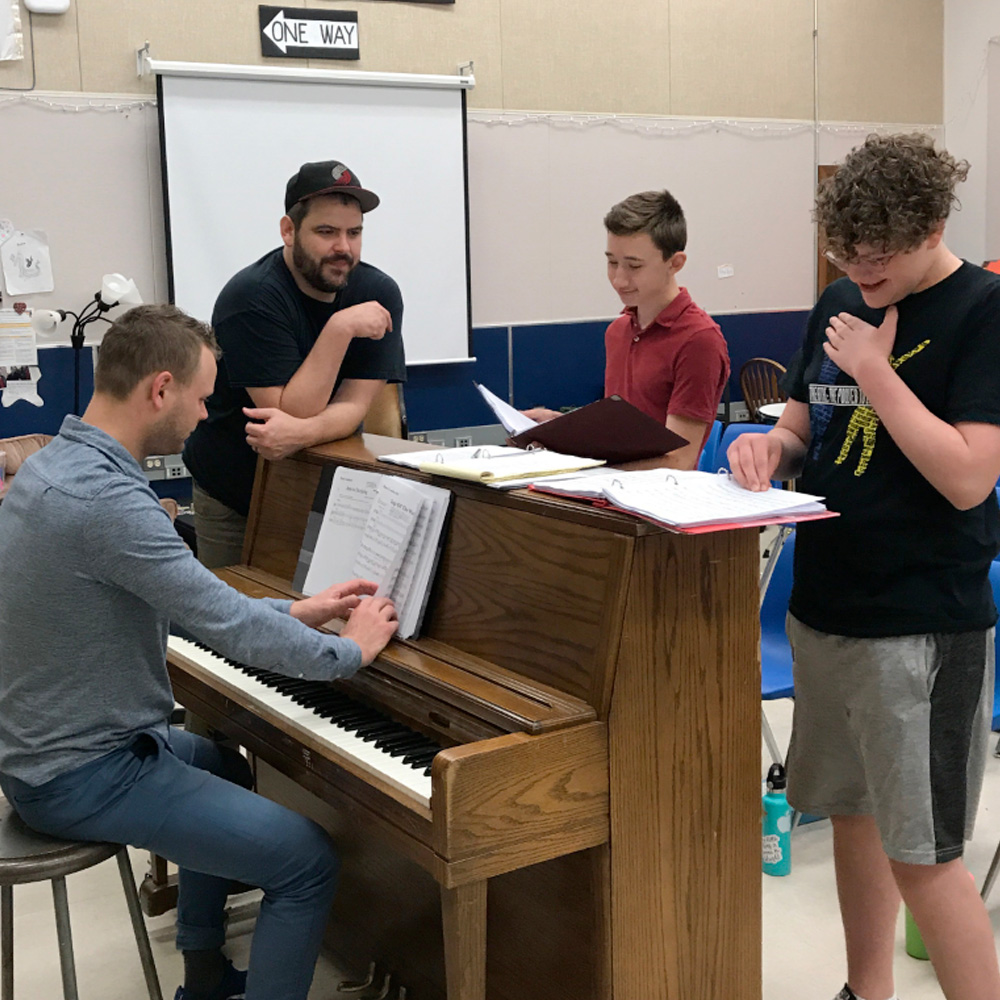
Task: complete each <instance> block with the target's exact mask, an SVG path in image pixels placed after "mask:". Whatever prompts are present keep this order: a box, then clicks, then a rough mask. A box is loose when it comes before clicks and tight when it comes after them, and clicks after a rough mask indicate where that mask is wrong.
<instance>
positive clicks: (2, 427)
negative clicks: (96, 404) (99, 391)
mask: <svg viewBox="0 0 1000 1000" xmlns="http://www.w3.org/2000/svg"><path fill="white" fill-rule="evenodd" d="M73 353H74V352H73V348H71V347H47V348H45V349H44V350H40V351H39V352H38V367H39V368H40V369H41V373H42V377H41V378H40V379H39V380H38V394H39V395H40V396H41V397H42V402H43V404H44V405H42V406H34V405H33V404H32V403H26V402H25V401H24V400H23V399H22V400H18V401H17V402H16V403H14V404H12V405H11V406H0V437H15V436H16V435H18V434H56V433H58V431H59V426H60V424H62V422H63V417H65V416H66V414H67V413H70V412H71V411H72V409H73ZM93 392H94V360H93V357H92V354H91V350H90V348H89V347H84V348H83V351H82V352H81V354H80V409H81V410H83V409H86V406H87V403H88V402H89V401H90V397H91V395H92V394H93Z"/></svg>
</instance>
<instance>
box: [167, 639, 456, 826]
mask: <svg viewBox="0 0 1000 1000" xmlns="http://www.w3.org/2000/svg"><path fill="white" fill-rule="evenodd" d="M167 648H168V650H170V651H172V652H174V653H176V654H178V655H180V656H183V657H184V658H185V659H187V660H189V661H192V662H193V663H195V664H197V666H199V667H200V668H201V669H202V670H204V671H206V672H208V673H210V674H212V675H214V676H215V677H217V678H218V679H219V680H220V681H222V682H223V683H224V684H225V685H227V686H229V687H234V688H237V689H238V690H239V691H241V692H243V693H244V694H245V695H246V696H247V699H248V703H249V705H250V707H252V705H253V703H254V702H257V703H261V704H264V705H266V706H267V707H268V708H270V709H271V711H272V712H275V713H277V714H278V715H280V716H281V717H282V718H283V719H284V720H285V721H286V722H287V723H288V725H289V727H290V728H291V729H293V730H294V729H299V730H304V731H306V732H308V733H309V734H310V735H311V736H312V738H313V739H314V740H317V741H319V742H320V743H321V744H322V745H323V746H324V747H325V748H327V749H328V750H329V756H330V757H331V759H333V760H336V759H337V758H347V759H348V760H350V761H351V762H352V763H353V764H354V765H355V766H356V767H360V768H361V769H362V770H364V771H366V772H368V773H370V774H373V775H376V776H377V777H379V778H380V779H381V780H382V781H384V782H386V783H388V784H390V785H392V786H393V787H394V788H396V789H397V790H398V791H400V792H402V793H403V794H404V795H406V796H407V797H409V798H411V799H413V800H415V801H416V802H418V803H419V804H420V805H422V806H424V807H426V808H430V802H431V761H432V760H433V758H434V755H435V754H436V753H437V752H438V751H439V750H440V749H441V747H440V746H439V745H438V744H436V743H435V742H434V741H433V740H432V739H431V738H430V737H428V736H425V735H424V734H423V733H419V732H417V731H416V730H414V729H410V728H409V727H407V726H405V725H403V724H402V723H400V722H396V721H395V720H394V719H392V718H390V717H389V716H387V715H383V714H382V713H381V712H379V711H377V710H376V709H374V708H370V707H369V706H368V705H363V704H361V703H360V702H357V701H353V700H352V699H351V698H349V697H348V696H347V695H346V694H344V693H343V692H342V691H339V690H337V689H335V688H333V687H331V686H330V685H329V684H325V683H323V682H321V681H307V680H302V679H300V678H296V677H287V676H285V675H284V674H277V673H274V672H272V671H269V670H260V669H258V668H257V667H248V666H246V665H244V664H240V663H236V662H235V661H234V660H229V659H226V658H225V657H222V656H220V655H219V654H218V653H215V652H213V651H212V650H211V649H209V648H208V647H207V646H205V645H204V644H202V643H200V642H194V641H192V640H190V639H182V638H180V637H179V636H174V635H171V636H170V637H169V639H168V641H167Z"/></svg>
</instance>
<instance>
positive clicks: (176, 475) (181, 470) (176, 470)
mask: <svg viewBox="0 0 1000 1000" xmlns="http://www.w3.org/2000/svg"><path fill="white" fill-rule="evenodd" d="M190 475H191V473H190V472H188V470H187V466H185V465H183V464H182V465H168V466H167V479H186V478H187V477H188V476H190Z"/></svg>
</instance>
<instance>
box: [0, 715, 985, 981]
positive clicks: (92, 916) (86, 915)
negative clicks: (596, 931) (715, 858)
mask: <svg viewBox="0 0 1000 1000" xmlns="http://www.w3.org/2000/svg"><path fill="white" fill-rule="evenodd" d="M766 709H767V713H768V718H769V719H770V721H771V724H772V726H773V728H774V730H775V734H776V736H777V738H778V741H779V744H780V745H782V746H785V745H786V744H787V736H788V730H789V727H790V722H791V703H790V702H769V703H767V706H766ZM994 739H995V737H994ZM761 763H762V766H766V764H767V761H766V759H765V758H764V757H763V755H762V759H761ZM998 842H1000V759H997V758H995V757H993V756H992V755H991V756H990V758H989V762H988V765H987V773H986V783H985V787H984V791H983V798H982V803H981V806H980V811H979V822H978V826H977V830H976V838H975V840H974V841H973V843H972V844H971V845H970V847H969V850H968V852H967V862H968V865H969V868H970V870H971V871H972V872H973V873H974V874H975V876H976V879H977V881H979V882H980V883H981V882H982V879H983V877H984V875H985V873H986V869H987V868H988V866H989V862H990V859H991V858H992V856H993V851H994V850H995V848H996V846H997V843H998ZM830 851H831V834H830V824H829V823H827V822H819V823H813V824H810V825H808V826H805V827H802V828H800V829H798V830H797V831H796V832H795V833H794V835H793V841H792V874H791V875H790V876H788V877H787V878H770V877H767V876H761V877H762V880H763V896H764V942H763V956H764V983H763V996H764V1000H800V998H801V1000H830V998H832V997H833V996H834V994H835V993H836V992H837V990H838V989H839V988H840V985H841V983H842V982H843V978H844V972H843V945H842V941H841V935H840V925H839V919H838V914H837V906H836V896H835V891H834V883H833V867H832V863H831V857H830ZM145 864H146V858H145V856H144V855H143V854H141V853H135V854H134V855H133V867H134V868H135V872H136V877H137V878H139V877H140V876H141V875H142V874H143V872H144V870H145ZM68 883H69V894H70V911H71V914H72V921H73V934H74V946H75V952H76V960H77V974H78V977H79V983H80V994H81V997H82V998H83V1000H91V998H92V1000H142V998H144V997H145V996H146V993H145V989H144V984H143V979H142V972H141V969H140V967H139V961H138V957H137V955H136V952H135V945H134V943H133V940H132V936H131V927H130V925H129V921H128V915H127V911H126V909H125V900H124V897H123V895H122V891H121V884H120V882H119V880H118V870H117V866H116V865H115V863H114V861H110V862H106V863H105V864H103V865H100V866H99V867H97V868H94V869H91V870H90V871H87V872H81V873H79V874H77V875H73V876H70V878H69V879H68ZM989 902H990V904H991V906H990V912H991V915H992V917H993V922H994V926H995V927H996V928H997V930H1000V886H998V887H997V888H996V889H995V890H994V894H993V897H992V899H991V900H990V901H989ZM14 909H15V949H16V951H15V973H16V989H15V996H16V997H18V1000H50V998H56V997H61V996H62V993H61V989H60V979H59V967H58V962H57V950H56V940H55V927H54V922H53V917H52V900H51V893H50V892H49V889H48V885H47V884H43V885H29V886H18V887H17V888H15V890H14ZM253 912H254V898H253V896H252V895H250V896H246V897H240V898H238V899H237V900H235V901H234V910H233V916H232V919H231V923H230V932H229V946H228V949H227V950H228V951H229V953H230V954H231V956H232V957H233V958H234V959H235V960H236V962H237V964H238V965H241V966H245V963H246V959H247V955H248V954H249V948H250V936H251V933H252V930H253ZM148 926H149V930H150V937H151V939H152V943H153V950H154V953H155V955H156V961H157V967H158V970H159V974H160V981H161V983H162V984H163V992H164V996H165V998H166V1000H171V998H172V997H173V993H174V990H175V989H176V987H177V984H178V983H179V982H180V977H181V971H182V964H181V960H180V956H179V955H178V954H177V952H176V951H175V950H174V947H173V917H172V915H171V914H165V915H164V916H162V917H157V918H154V919H152V920H150V921H148ZM896 971H897V991H898V993H899V996H900V997H901V1000H940V998H941V996H942V993H941V991H940V989H939V988H938V986H937V982H936V980H935V978H934V972H933V970H932V969H931V967H930V964H929V963H928V962H920V961H917V960H915V959H912V958H910V957H909V956H907V955H906V953H905V951H904V949H903V939H902V922H901V923H900V932H899V944H898V957H897V962H896ZM342 978H343V977H342V976H341V975H340V973H339V972H338V971H337V970H336V969H335V968H334V967H333V966H332V965H331V964H330V963H329V962H327V961H325V960H323V959H321V961H320V966H319V968H318V970H317V975H316V980H315V982H314V985H313V989H312V992H311V993H310V998H311V1000H333V998H335V997H337V996H339V995H340V994H338V992H337V988H336V987H337V983H338V982H339V980H340V979H342ZM395 995H396V993H395V990H394V991H393V992H392V993H391V994H390V996H393V997H395ZM345 996H346V995H345ZM354 996H357V994H354ZM531 1000H535V998H531ZM727 1000H728V998H727Z"/></svg>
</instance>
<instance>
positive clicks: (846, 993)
mask: <svg viewBox="0 0 1000 1000" xmlns="http://www.w3.org/2000/svg"><path fill="white" fill-rule="evenodd" d="M833 1000H858V998H857V996H856V995H855V993H854V990H852V989H851V987H850V986H848V985H847V983H844V988H843V989H842V990H841V991H840V992H839V993H838V994H837V995H836V996H835V997H834V998H833Z"/></svg>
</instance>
